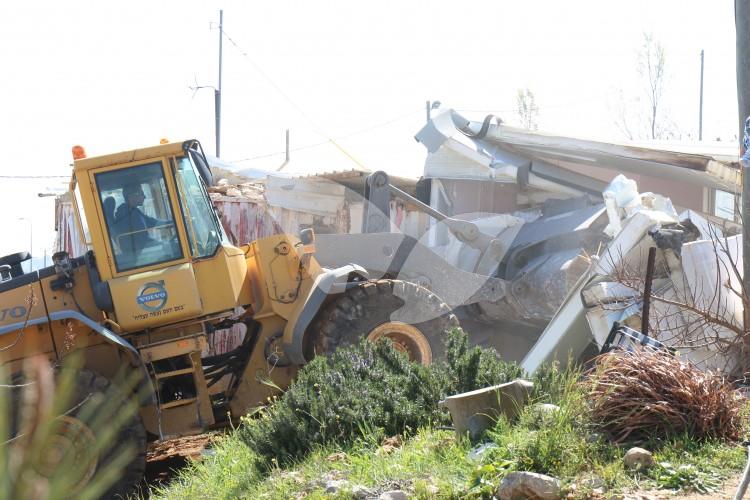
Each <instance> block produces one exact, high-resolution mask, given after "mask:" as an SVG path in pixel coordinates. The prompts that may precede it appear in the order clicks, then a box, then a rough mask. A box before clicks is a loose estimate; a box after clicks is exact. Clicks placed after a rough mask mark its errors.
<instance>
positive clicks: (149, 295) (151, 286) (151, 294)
mask: <svg viewBox="0 0 750 500" xmlns="http://www.w3.org/2000/svg"><path fill="white" fill-rule="evenodd" d="M135 301H136V302H137V303H138V305H139V306H141V308H142V309H144V310H146V311H148V312H155V311H159V310H160V309H161V308H163V307H164V306H165V305H166V303H167V290H166V288H164V281H163V280H162V281H152V282H150V283H146V284H145V285H143V286H142V287H141V289H140V290H139V291H138V296H137V297H136V299H135Z"/></svg>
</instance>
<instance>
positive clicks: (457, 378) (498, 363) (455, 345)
mask: <svg viewBox="0 0 750 500" xmlns="http://www.w3.org/2000/svg"><path fill="white" fill-rule="evenodd" d="M433 370H434V372H435V375H436V376H437V377H438V378H439V379H440V384H441V390H442V392H443V394H444V395H452V394H460V393H462V392H468V391H473V390H475V389H481V388H482V387H489V386H492V385H498V384H504V383H506V382H511V381H513V380H515V379H517V378H524V377H525V376H526V373H525V372H524V370H523V368H521V367H520V366H519V365H518V364H516V363H512V362H507V361H503V360H502V359H501V358H500V356H499V355H498V354H497V352H496V351H495V350H491V349H485V348H482V347H479V346H475V347H471V348H470V347H469V337H468V336H467V335H466V333H465V332H464V331H463V330H461V329H460V328H454V329H453V330H451V331H450V332H449V333H448V336H447V338H446V360H445V362H443V363H441V364H439V365H436V366H435V367H434V369H433Z"/></svg>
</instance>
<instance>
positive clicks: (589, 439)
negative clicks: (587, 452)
mask: <svg viewBox="0 0 750 500" xmlns="http://www.w3.org/2000/svg"><path fill="white" fill-rule="evenodd" d="M602 438H603V436H602V435H601V434H599V433H598V432H592V433H591V434H589V435H588V436H586V443H587V444H595V443H598V442H599V441H601V440H602Z"/></svg>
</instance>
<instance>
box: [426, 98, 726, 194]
mask: <svg viewBox="0 0 750 500" xmlns="http://www.w3.org/2000/svg"><path fill="white" fill-rule="evenodd" d="M482 126H483V123H481V122H476V121H471V120H468V119H466V118H464V117H462V116H461V115H459V114H458V113H456V112H455V111H453V110H446V111H444V112H443V113H441V114H440V115H438V116H436V117H435V118H433V120H432V121H431V122H430V123H428V124H427V125H426V126H425V127H423V128H422V129H421V130H420V131H419V132H418V133H417V135H416V139H417V141H419V142H420V143H422V144H423V145H424V146H425V147H426V148H427V150H428V151H429V153H430V154H434V153H436V152H438V150H440V149H441V147H442V146H443V145H444V144H452V146H451V148H450V149H451V150H452V151H453V152H455V153H457V154H459V156H462V157H464V158H463V159H461V158H458V159H456V160H455V161H452V162H448V163H445V162H443V163H442V164H440V165H437V167H439V169H440V171H441V176H442V175H445V171H446V169H448V170H450V169H454V170H456V174H457V175H458V174H464V175H465V174H466V165H467V163H468V162H470V161H473V162H474V163H481V164H484V165H485V166H486V167H488V168H491V169H492V168H496V167H499V166H500V167H501V166H506V165H511V166H514V167H527V166H528V164H529V162H530V161H532V160H533V161H534V162H537V161H539V162H546V163H547V164H549V165H555V164H558V163H560V162H568V163H576V164H579V165H587V166H592V167H597V168H602V169H605V170H612V171H617V172H621V173H625V174H642V175H649V176H652V177H658V178H662V179H668V180H675V179H679V180H681V181H685V182H688V183H692V184H696V185H700V186H705V187H710V188H715V189H724V190H735V189H738V188H739V186H740V183H741V178H740V171H739V169H738V168H737V164H736V163H734V162H727V161H723V160H722V159H719V158H717V157H715V156H712V155H710V154H695V153H685V152H678V151H669V150H665V149H654V148H650V147H649V148H646V147H643V146H634V145H623V144H615V143H605V142H597V141H590V140H585V139H576V138H571V137H563V136H558V135H552V134H545V133H542V132H532V131H529V130H524V129H518V128H514V127H508V126H505V125H502V124H498V125H495V124H490V125H489V126H488V127H485V130H484V132H482ZM665 147H666V146H665ZM509 154H510V156H508V155H509ZM722 158H724V156H723V155H722ZM459 160H460V161H459ZM533 168H534V167H533V166H532V169H533ZM429 174H430V173H429V165H428V167H427V169H426V171H425V175H426V176H429ZM485 177H487V176H485ZM490 177H492V176H490Z"/></svg>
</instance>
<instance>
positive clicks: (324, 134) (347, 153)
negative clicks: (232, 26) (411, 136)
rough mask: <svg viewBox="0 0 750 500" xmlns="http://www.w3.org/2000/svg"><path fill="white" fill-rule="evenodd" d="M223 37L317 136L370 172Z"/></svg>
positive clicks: (237, 47) (235, 44)
mask: <svg viewBox="0 0 750 500" xmlns="http://www.w3.org/2000/svg"><path fill="white" fill-rule="evenodd" d="M222 35H223V36H224V37H225V38H226V39H227V41H228V42H229V43H230V44H232V45H233V46H234V47H235V48H236V49H237V50H238V51H239V52H240V54H241V55H242V56H243V57H244V58H245V59H247V61H248V62H249V63H250V65H251V66H252V67H253V68H254V69H255V71H257V72H258V74H259V75H260V76H261V77H263V79H264V80H266V82H268V84H269V85H271V87H273V88H274V90H276V92H278V93H279V95H280V96H281V97H283V98H284V100H286V101H287V102H288V103H289V104H290V105H291V106H292V107H293V108H294V109H295V110H296V111H297V112H298V113H299V114H300V115H301V116H302V117H303V118H304V119H305V120H307V121H308V122H309V123H310V125H311V126H312V128H313V130H314V131H315V132H316V133H317V134H319V135H321V136H323V137H325V138H326V139H328V140H327V141H326V142H330V143H331V144H333V146H334V147H336V149H338V150H339V152H341V153H342V154H343V155H344V156H346V157H347V158H349V159H350V160H351V161H352V162H354V163H355V164H356V165H357V166H358V167H360V168H362V169H363V170H369V169H368V168H367V167H365V165H364V164H362V162H360V161H359V160H358V159H356V158H355V157H354V156H353V155H352V154H351V153H349V152H348V151H347V150H346V149H345V148H343V147H342V146H341V145H340V144H339V143H338V142H336V140H335V139H334V138H332V137H331V136H330V135H329V134H327V133H326V132H325V131H324V130H323V129H322V128H321V127H320V126H319V125H318V124H317V123H315V121H314V120H313V119H312V118H310V116H309V115H308V114H307V113H305V111H304V110H303V109H302V107H301V106H299V105H297V103H296V102H294V100H293V99H292V98H291V97H289V96H288V95H287V93H286V92H284V90H283V89H282V88H281V87H280V86H279V85H277V84H276V82H274V81H273V80H272V79H271V77H269V76H268V75H267V74H266V72H265V71H263V70H262V69H261V67H260V66H258V64H256V63H255V61H253V60H252V59H251V58H250V56H249V55H248V54H247V51H246V50H245V49H243V48H242V47H240V45H239V44H238V43H237V42H235V41H234V39H233V38H232V37H231V36H229V34H228V33H227V32H226V30H222Z"/></svg>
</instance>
